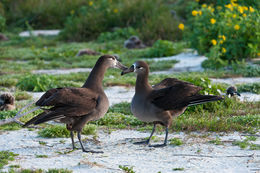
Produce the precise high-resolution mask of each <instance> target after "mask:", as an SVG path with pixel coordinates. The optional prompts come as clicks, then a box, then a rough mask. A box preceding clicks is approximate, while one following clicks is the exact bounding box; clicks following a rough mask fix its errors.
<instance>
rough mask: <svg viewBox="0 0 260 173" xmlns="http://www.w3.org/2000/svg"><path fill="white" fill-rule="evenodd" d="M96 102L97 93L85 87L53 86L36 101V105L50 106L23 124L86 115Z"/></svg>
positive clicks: (91, 110) (92, 109) (94, 106)
mask: <svg viewBox="0 0 260 173" xmlns="http://www.w3.org/2000/svg"><path fill="white" fill-rule="evenodd" d="M97 104H98V94H96V93H94V92H93V91H91V90H89V89H87V88H55V89H50V90H48V91H47V92H46V93H45V94H44V95H43V96H42V97H41V98H40V99H39V100H38V101H37V102H36V105H37V106H52V107H51V108H50V109H44V112H43V113H41V114H39V115H37V116H36V117H34V118H33V119H31V120H30V121H28V122H27V123H26V124H25V125H24V126H28V125H30V124H40V123H43V122H46V121H50V120H54V119H58V118H63V117H66V116H69V117H75V116H83V115H87V114H89V113H91V112H93V111H94V109H95V108H96V106H97Z"/></svg>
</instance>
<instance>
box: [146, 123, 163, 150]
mask: <svg viewBox="0 0 260 173" xmlns="http://www.w3.org/2000/svg"><path fill="white" fill-rule="evenodd" d="M167 140H168V127H166V129H165V138H164V143H163V144H157V145H149V147H165V146H167Z"/></svg>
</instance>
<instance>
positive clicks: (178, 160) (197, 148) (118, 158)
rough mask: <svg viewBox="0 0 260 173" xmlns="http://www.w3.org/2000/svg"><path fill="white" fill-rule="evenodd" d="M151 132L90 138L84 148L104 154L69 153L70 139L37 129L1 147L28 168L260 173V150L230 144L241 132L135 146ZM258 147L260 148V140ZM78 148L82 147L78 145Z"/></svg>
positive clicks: (1, 141)
mask: <svg viewBox="0 0 260 173" xmlns="http://www.w3.org/2000/svg"><path fill="white" fill-rule="evenodd" d="M149 134H150V133H149V132H138V131H134V130H117V131H113V132H112V133H111V134H107V133H105V132H104V131H99V132H98V136H99V137H98V141H95V140H93V139H92V136H87V137H86V139H88V140H85V142H84V145H85V146H86V147H89V148H91V149H94V150H102V151H104V154H91V153H83V152H82V151H81V150H76V151H73V152H70V150H71V141H70V139H69V138H54V139H46V138H41V137H39V136H38V135H37V132H36V131H28V130H27V129H22V130H19V131H9V132H2V134H1V135H0V148H1V150H9V151H12V152H14V153H17V154H19V156H18V157H17V158H16V159H15V161H12V162H9V165H14V164H18V165H20V166H21V167H22V168H29V169H36V168H41V169H48V168H67V169H70V170H73V172H75V173H77V172H82V173H83V172H90V173H92V172H93V173H99V172H100V173H101V172H102V173H103V172H111V173H112V172H123V171H121V170H120V169H119V165H123V166H127V167H132V166H133V170H134V171H136V172H137V173H146V172H150V173H157V172H159V171H161V172H162V173H167V172H173V171H172V169H174V168H184V171H182V172H228V173H230V172H236V173H239V172H241V173H245V172H259V171H260V151H259V150H249V149H241V148H239V147H238V146H233V145H232V144H231V143H232V141H235V140H239V141H241V140H243V139H244V138H245V136H242V135H241V134H239V133H230V134H215V133H211V134H209V133H205V134H204V133H191V134H185V133H173V134H170V135H169V139H171V138H173V137H175V138H180V139H182V140H183V142H184V144H183V145H181V146H173V145H168V146H167V147H164V148H151V147H148V146H145V145H134V144H133V142H136V141H140V140H142V139H143V138H145V137H147V136H149ZM203 135H204V136H203ZM208 135H209V136H208ZM156 136H158V137H159V140H160V141H158V142H157V143H161V142H163V138H164V134H162V135H158V134H157V135H156ZM205 136H207V137H205ZM216 137H219V138H220V139H221V141H223V145H215V144H210V143H209V141H210V140H214V139H215V138H216ZM7 139H8V140H7ZM39 141H43V142H46V145H40V144H39ZM76 141H77V140H76ZM153 143H155V142H153ZM254 143H257V144H260V139H259V137H258V139H257V141H254ZM76 145H77V147H79V143H78V142H77V144H76ZM66 153H67V154H66ZM37 155H47V157H48V158H37ZM9 165H7V166H5V167H4V169H3V171H7V170H8V169H9Z"/></svg>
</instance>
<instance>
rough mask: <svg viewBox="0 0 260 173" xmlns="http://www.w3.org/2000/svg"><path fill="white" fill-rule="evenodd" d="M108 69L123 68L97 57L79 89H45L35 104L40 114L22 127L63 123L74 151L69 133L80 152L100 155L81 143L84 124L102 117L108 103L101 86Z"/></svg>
mask: <svg viewBox="0 0 260 173" xmlns="http://www.w3.org/2000/svg"><path fill="white" fill-rule="evenodd" d="M108 68H119V69H121V70H125V69H127V68H126V67H125V66H124V65H122V64H121V63H120V62H119V61H118V60H117V59H116V58H115V57H114V56H111V55H104V56H101V57H100V58H99V59H98V61H97V62H96V65H95V66H94V68H93V70H92V71H91V73H90V74H89V76H88V79H87V80H86V82H85V84H84V85H83V86H82V87H81V88H54V89H50V90H48V91H47V92H46V93H45V94H44V95H43V96H42V97H41V98H40V99H39V100H38V101H37V102H36V105H37V106H38V109H40V108H42V107H44V106H52V107H51V108H50V109H43V110H44V112H43V113H41V114H39V115H37V116H36V117H34V118H32V119H31V120H29V121H28V122H27V123H26V124H25V125H24V127H27V126H29V125H31V124H34V125H37V124H40V123H44V122H47V121H50V120H55V119H59V120H60V122H62V123H65V124H66V127H67V129H68V130H69V131H70V134H71V141H72V147H73V149H75V145H74V137H73V132H77V135H78V140H79V142H80V145H81V148H82V150H83V152H92V153H102V151H93V150H89V149H87V150H86V149H85V148H84V146H83V144H82V142H81V131H82V129H83V127H84V125H85V124H86V123H87V122H89V121H93V120H98V119H100V118H102V117H103V116H104V115H105V113H106V112H107V110H108V108H109V102H108V98H107V96H106V94H105V93H104V90H103V87H102V80H103V78H104V74H105V72H106V70H107V69H108Z"/></svg>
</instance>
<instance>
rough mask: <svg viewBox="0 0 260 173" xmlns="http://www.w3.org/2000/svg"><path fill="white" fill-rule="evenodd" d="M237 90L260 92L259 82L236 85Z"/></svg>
mask: <svg viewBox="0 0 260 173" xmlns="http://www.w3.org/2000/svg"><path fill="white" fill-rule="evenodd" d="M237 90H238V92H252V93H256V94H260V83H251V84H243V85H239V86H238V87H237Z"/></svg>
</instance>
